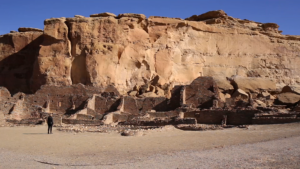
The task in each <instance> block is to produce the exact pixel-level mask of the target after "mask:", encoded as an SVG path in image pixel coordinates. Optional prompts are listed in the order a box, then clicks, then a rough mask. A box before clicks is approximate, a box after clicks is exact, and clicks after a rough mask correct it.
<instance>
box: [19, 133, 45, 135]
mask: <svg viewBox="0 0 300 169" xmlns="http://www.w3.org/2000/svg"><path fill="white" fill-rule="evenodd" d="M23 134H26V135H40V134H48V133H23Z"/></svg>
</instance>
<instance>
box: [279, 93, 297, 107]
mask: <svg viewBox="0 0 300 169" xmlns="http://www.w3.org/2000/svg"><path fill="white" fill-rule="evenodd" d="M277 99H278V101H280V102H281V103H283V104H295V103H297V102H298V101H299V100H300V95H298V94H295V93H290V92H287V93H281V94H279V95H277Z"/></svg>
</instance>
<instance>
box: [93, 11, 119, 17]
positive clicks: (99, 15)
mask: <svg viewBox="0 0 300 169" xmlns="http://www.w3.org/2000/svg"><path fill="white" fill-rule="evenodd" d="M108 16H112V17H116V15H115V14H113V13H109V12H104V13H98V14H92V15H90V17H108Z"/></svg>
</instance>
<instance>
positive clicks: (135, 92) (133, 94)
mask: <svg viewBox="0 0 300 169" xmlns="http://www.w3.org/2000/svg"><path fill="white" fill-rule="evenodd" d="M137 93H138V92H137V91H131V92H130V93H128V95H129V96H136V95H137Z"/></svg>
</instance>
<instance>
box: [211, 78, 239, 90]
mask: <svg viewBox="0 0 300 169" xmlns="http://www.w3.org/2000/svg"><path fill="white" fill-rule="evenodd" d="M213 78H214V80H215V82H216V84H217V85H218V88H219V89H221V90H225V91H228V90H233V89H234V88H233V86H232V85H231V84H230V81H229V80H227V78H226V77H220V76H217V77H213Z"/></svg>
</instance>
